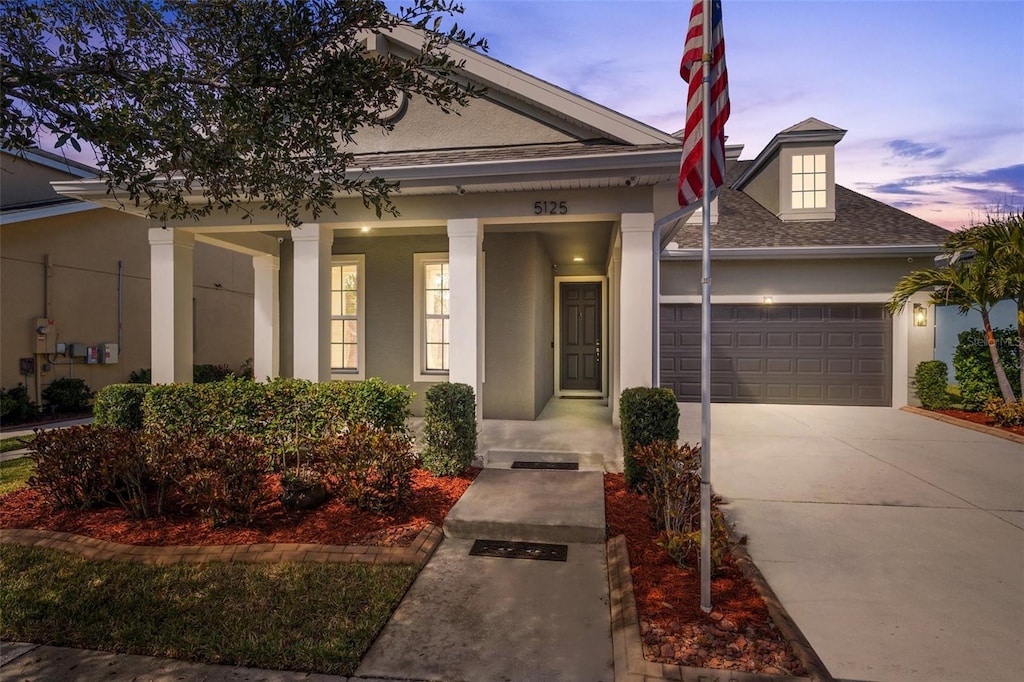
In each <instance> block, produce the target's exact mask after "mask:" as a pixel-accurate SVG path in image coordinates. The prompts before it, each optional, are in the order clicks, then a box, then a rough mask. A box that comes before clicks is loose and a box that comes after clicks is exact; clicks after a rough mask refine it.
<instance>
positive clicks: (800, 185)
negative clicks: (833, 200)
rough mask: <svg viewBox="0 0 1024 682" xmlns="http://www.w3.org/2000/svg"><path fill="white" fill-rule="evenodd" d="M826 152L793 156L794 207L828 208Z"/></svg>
mask: <svg viewBox="0 0 1024 682" xmlns="http://www.w3.org/2000/svg"><path fill="white" fill-rule="evenodd" d="M826 182H827V173H826V170H825V155H824V154H797V155H796V156H794V157H793V192H792V195H793V208H795V209H796V208H826V203H827V199H828V190H827V184H826Z"/></svg>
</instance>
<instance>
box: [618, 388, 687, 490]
mask: <svg viewBox="0 0 1024 682" xmlns="http://www.w3.org/2000/svg"><path fill="white" fill-rule="evenodd" d="M619 423H620V424H621V428H622V454H623V474H624V475H625V478H626V483H627V484H628V485H629V486H630V487H631V488H632V489H634V490H639V488H640V486H641V485H643V483H644V482H645V479H646V473H645V471H644V467H643V465H642V464H641V463H639V462H638V461H637V460H636V458H635V457H634V456H633V453H634V452H635V451H636V448H637V447H638V446H641V445H650V444H651V443H653V442H654V441H665V442H667V443H675V442H676V441H677V440H679V405H678V404H677V403H676V396H675V394H674V393H673V392H672V390H671V389H668V388H647V387H636V388H627V389H626V390H625V391H623V392H622V397H621V398H620V399H619Z"/></svg>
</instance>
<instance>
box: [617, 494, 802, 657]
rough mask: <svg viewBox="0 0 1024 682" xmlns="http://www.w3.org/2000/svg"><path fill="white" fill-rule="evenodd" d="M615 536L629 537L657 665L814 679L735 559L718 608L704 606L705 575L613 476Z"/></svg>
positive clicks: (714, 588)
mask: <svg viewBox="0 0 1024 682" xmlns="http://www.w3.org/2000/svg"><path fill="white" fill-rule="evenodd" d="M604 491H605V517H606V520H607V524H608V534H609V537H614V536H616V535H619V534H624V535H625V536H626V545H627V547H628V549H629V563H630V570H631V573H632V577H633V591H634V593H635V596H636V605H637V612H638V614H639V617H640V635H641V637H642V638H643V643H644V655H645V657H646V658H647V659H648V660H650V661H655V662H658V663H671V664H679V665H687V666H695V667H701V668H715V669H725V670H742V671H745V672H760V673H771V674H776V675H806V671H805V670H804V669H803V666H802V664H801V663H800V661H799V659H797V657H796V656H795V654H794V653H793V651H792V649H791V648H790V646H789V645H788V644H787V642H786V640H785V639H784V638H783V637H782V635H781V634H780V633H779V631H778V629H777V628H776V627H775V624H774V623H773V622H772V620H771V617H770V616H769V614H768V609H767V607H766V606H765V604H764V599H762V598H761V595H760V594H759V593H758V592H757V590H756V589H754V587H753V585H752V584H751V583H750V582H749V581H748V580H746V579H745V578H744V577H743V573H742V572H741V571H740V569H739V567H738V566H736V564H735V563H734V561H733V560H732V557H730V556H726V558H725V560H724V562H723V565H722V566H721V567H720V568H719V569H718V571H716V572H715V574H714V575H713V576H712V580H711V597H712V604H713V606H714V610H712V612H711V613H710V614H705V613H704V611H703V610H702V609H701V607H700V576H699V574H698V573H697V571H696V570H690V569H682V568H679V566H678V565H677V564H676V562H675V561H674V560H673V559H672V558H671V557H669V556H668V554H667V553H666V552H665V550H663V549H662V548H661V547H659V546H658V545H657V544H656V540H657V536H658V533H657V531H656V530H655V528H654V524H653V523H652V522H651V519H650V516H649V514H648V507H647V500H646V499H645V498H644V497H643V496H642V495H639V494H637V493H634V492H631V491H630V490H629V489H628V488H627V487H626V482H625V479H624V477H623V476H622V474H605V476H604Z"/></svg>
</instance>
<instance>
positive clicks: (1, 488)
mask: <svg viewBox="0 0 1024 682" xmlns="http://www.w3.org/2000/svg"><path fill="white" fill-rule="evenodd" d="M32 471H33V466H32V460H31V459H29V458H28V457H19V458H17V459H9V460H7V461H6V462H0V495H6V494H7V493H9V492H12V491H15V490H18V489H19V488H23V487H25V485H26V484H27V483H28V478H29V476H31V475H32Z"/></svg>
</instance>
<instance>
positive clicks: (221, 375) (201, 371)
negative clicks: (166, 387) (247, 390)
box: [192, 365, 235, 384]
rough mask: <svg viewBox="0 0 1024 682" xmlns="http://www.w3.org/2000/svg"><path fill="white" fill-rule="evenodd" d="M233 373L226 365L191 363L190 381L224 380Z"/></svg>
mask: <svg viewBox="0 0 1024 682" xmlns="http://www.w3.org/2000/svg"><path fill="white" fill-rule="evenodd" d="M234 375H235V373H234V372H232V371H231V368H230V367H228V366H227V365H192V383H194V384H212V383H213V382H215V381H224V380H225V379H227V378H228V377H231V376H234Z"/></svg>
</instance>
